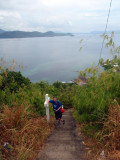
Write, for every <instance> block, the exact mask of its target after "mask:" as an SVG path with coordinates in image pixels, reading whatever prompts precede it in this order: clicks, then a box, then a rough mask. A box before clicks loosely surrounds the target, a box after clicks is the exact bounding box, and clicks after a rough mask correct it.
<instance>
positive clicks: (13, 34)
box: [0, 30, 73, 38]
mask: <svg viewBox="0 0 120 160" xmlns="http://www.w3.org/2000/svg"><path fill="white" fill-rule="evenodd" d="M55 36H73V35H72V34H71V33H55V32H52V31H48V32H45V33H42V32H37V31H34V32H25V31H2V30H0V38H29V37H55Z"/></svg>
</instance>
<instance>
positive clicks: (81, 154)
mask: <svg viewBox="0 0 120 160" xmlns="http://www.w3.org/2000/svg"><path fill="white" fill-rule="evenodd" d="M63 119H65V121H66V123H65V125H63V124H61V125H60V126H58V125H57V126H56V127H55V130H54V132H53V133H52V134H51V135H50V137H49V138H48V140H47V144H46V145H45V147H44V149H43V150H41V151H40V153H39V155H38V158H36V160H87V158H85V146H84V145H83V144H82V137H80V136H79V137H78V136H77V133H76V131H75V122H74V119H73V117H72V113H71V112H70V110H67V111H66V112H65V113H64V115H63Z"/></svg>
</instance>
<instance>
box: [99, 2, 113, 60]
mask: <svg viewBox="0 0 120 160" xmlns="http://www.w3.org/2000/svg"><path fill="white" fill-rule="evenodd" d="M111 5H112V0H111V1H110V6H109V11H108V16H107V22H106V26H105V31H104V35H105V34H106V31H107V27H108V21H109V16H110V10H111ZM104 41H105V38H103V42H102V46H101V50H100V58H99V60H100V59H101V55H102V50H103V45H104Z"/></svg>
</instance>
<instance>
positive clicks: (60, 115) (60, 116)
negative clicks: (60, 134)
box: [59, 112, 65, 124]
mask: <svg viewBox="0 0 120 160" xmlns="http://www.w3.org/2000/svg"><path fill="white" fill-rule="evenodd" d="M59 118H60V121H61V122H62V123H63V124H65V120H64V119H62V113H61V112H59Z"/></svg>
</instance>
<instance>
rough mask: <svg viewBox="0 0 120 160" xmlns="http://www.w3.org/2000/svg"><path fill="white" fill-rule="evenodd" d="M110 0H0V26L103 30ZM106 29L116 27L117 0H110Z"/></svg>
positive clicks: (119, 27)
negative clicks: (110, 6) (110, 5)
mask: <svg viewBox="0 0 120 160" xmlns="http://www.w3.org/2000/svg"><path fill="white" fill-rule="evenodd" d="M109 4H110V0H0V29H5V30H25V31H35V30H36V31H41V32H45V31H50V30H51V31H57V32H90V31H93V30H98V31H99V30H100V31H103V30H104V28H105V24H106V19H107V14H108V9H109ZM108 30H113V31H114V30H120V0H113V3H112V8H111V14H110V19H109V25H108Z"/></svg>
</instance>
